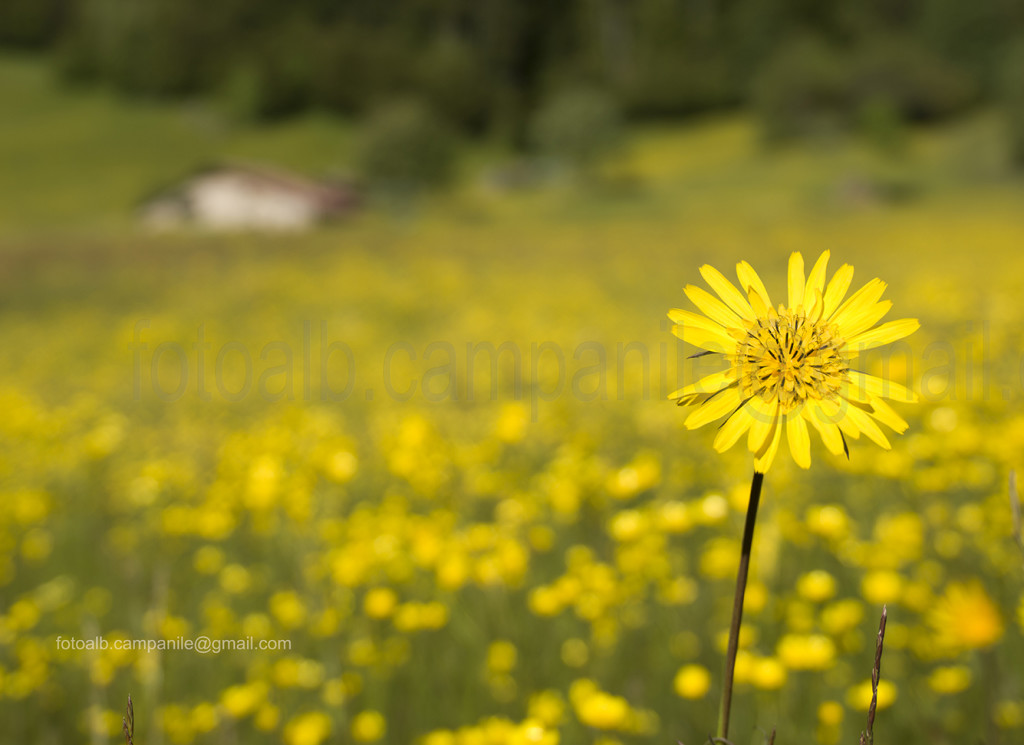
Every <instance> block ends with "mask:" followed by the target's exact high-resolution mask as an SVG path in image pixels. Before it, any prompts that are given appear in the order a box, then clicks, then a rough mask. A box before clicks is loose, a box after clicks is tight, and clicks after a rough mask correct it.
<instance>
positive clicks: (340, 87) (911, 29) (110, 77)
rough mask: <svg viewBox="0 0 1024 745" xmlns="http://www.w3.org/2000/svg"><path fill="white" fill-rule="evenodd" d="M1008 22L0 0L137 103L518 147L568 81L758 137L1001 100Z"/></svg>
mask: <svg viewBox="0 0 1024 745" xmlns="http://www.w3.org/2000/svg"><path fill="white" fill-rule="evenodd" d="M1022 23H1024V2H1022V0H978V2H973V3H969V4H964V3H962V2H957V1H956V0H934V1H932V2H921V1H920V0H901V1H900V2H877V1H876V2H866V3H859V4H853V5H850V4H842V3H807V2H798V1H797V0H731V1H730V2H726V3H717V4H712V3H698V2H689V1H684V0H636V2H627V1H626V0H570V1H569V2H563V3H547V2H543V1H542V0H493V1H492V2H487V3H479V2H474V1H473V0H443V1H442V0H395V1H394V2H389V3H375V2H371V1H370V0H345V1H344V2H325V1H324V0H296V1H295V2H290V3H275V2H272V1H271V0H253V1H252V2H244V3H243V2H240V1H239V0H229V1H227V2H220V3H213V4H211V3H202V2H200V1H199V0H6V2H4V3H3V6H2V7H0V45H13V46H20V47H37V48H45V49H50V50H53V52H54V54H55V57H56V59H57V61H58V64H59V67H60V68H61V69H62V70H63V72H64V74H65V75H66V76H67V77H69V78H71V79H78V80H81V79H93V80H99V81H105V82H107V83H109V84H111V85H112V86H113V87H115V88H116V89H118V90H120V91H123V92H126V93H129V94H133V95H147V96H182V95H193V94H196V93H204V94H217V93H218V92H222V93H223V95H225V96H226V97H227V98H228V100H229V104H230V105H231V107H232V108H233V110H235V111H237V112H239V113H241V114H244V115H246V116H251V117H255V118H261V119H262V118H273V117H279V116H285V115H289V114H292V113H293V112H296V111H300V110H303V109H308V108H310V107H321V108H326V109H329V110H332V111H338V112H342V113H347V114H352V113H356V114H361V113H364V112H366V111H368V110H370V109H372V108H373V107H375V106H376V105H377V104H378V102H379V101H381V100H384V99H387V98H389V97H395V96H410V95H413V96H417V97H419V98H421V99H423V100H425V101H427V102H428V103H429V104H430V106H431V107H433V108H434V109H435V110H436V111H437V112H438V114H439V115H441V116H444V117H447V118H448V119H450V120H451V121H452V123H454V124H455V125H457V126H458V127H460V128H462V129H464V130H466V131H470V132H475V133H480V132H487V131H490V132H495V133H497V134H499V135H501V136H502V137H504V138H505V139H506V140H508V141H511V142H513V143H515V144H518V145H525V144H526V143H527V142H528V129H529V126H528V124H529V121H530V118H531V116H532V114H533V112H535V111H536V109H537V107H538V106H540V105H541V104H542V103H543V102H544V101H545V100H547V99H548V98H549V97H550V96H551V95H552V94H553V93H554V92H557V91H559V90H565V89H567V88H571V87H573V86H577V85H580V84H581V83H587V84H590V85H595V86H599V87H602V88H605V89H607V90H609V91H610V92H611V93H612V94H613V95H614V96H615V98H616V99H617V101H618V102H619V103H620V104H621V106H622V108H623V109H624V111H625V113H626V114H627V115H629V116H631V117H652V116H654V117H662V116H679V115H686V114H692V113H698V112H702V111H708V110H713V109H720V108H722V107H731V106H736V105H742V104H746V103H750V102H754V103H756V104H757V106H758V109H759V110H760V111H761V112H762V114H763V116H764V117H765V121H764V125H765V128H766V130H767V131H768V132H769V134H772V135H776V134H779V133H782V132H787V131H791V130H792V131H794V133H800V132H802V131H804V130H808V129H810V130H816V129H818V127H819V125H820V124H821V123H822V122H823V121H824V122H827V123H828V124H829V125H832V124H839V125H842V126H844V127H852V125H853V124H854V123H855V122H856V120H857V113H858V111H859V108H860V107H861V106H862V105H864V104H865V102H874V101H876V100H877V99H879V98H886V99H888V100H889V101H890V103H891V105H892V107H893V109H894V110H895V111H896V112H898V113H899V114H900V115H901V116H903V117H906V118H910V119H914V120H934V119H941V118H945V117H948V116H950V115H951V114H954V113H957V112H959V111H960V110H962V109H963V108H964V107H965V106H966V105H968V104H971V103H974V102H976V101H995V100H999V95H998V94H999V91H1000V88H1001V79H1002V77H1003V74H1002V71H1001V67H1000V60H1001V59H1003V58H1004V57H1005V52H1006V50H1007V49H1008V47H1009V46H1010V45H1011V43H1012V41H1013V39H1014V38H1016V37H1017V36H1019V35H1020V33H1021V28H1022V25H1021V24H1022ZM798 38H803V39H814V40H815V41H814V42H812V43H805V42H795V41H794V39H798ZM762 73H763V74H762ZM755 78H757V79H758V83H757V84H756V85H754V86H753V87H752V86H751V81H752V80H754V79H755ZM872 105H873V104H872ZM790 106H793V107H794V109H793V111H790V110H789V108H788V107H790ZM798 113H808V114H809V115H810V121H809V123H808V124H803V123H797V125H796V126H794V121H795V120H796V117H797V115H798Z"/></svg>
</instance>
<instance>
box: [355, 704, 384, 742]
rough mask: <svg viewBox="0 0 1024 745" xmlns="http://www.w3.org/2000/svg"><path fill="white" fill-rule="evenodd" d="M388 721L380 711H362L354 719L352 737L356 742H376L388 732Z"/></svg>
mask: <svg viewBox="0 0 1024 745" xmlns="http://www.w3.org/2000/svg"><path fill="white" fill-rule="evenodd" d="M387 729H388V728H387V722H386V721H385V720H384V715H383V714H381V713H380V712H379V711H373V710H372V709H369V710H367V711H361V712H359V713H358V714H356V715H355V717H354V718H353V719H352V739H353V740H355V741H356V742H376V741H377V740H379V739H381V738H382V737H384V734H385V733H386V732H387Z"/></svg>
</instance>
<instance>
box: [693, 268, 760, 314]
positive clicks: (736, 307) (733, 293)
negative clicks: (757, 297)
mask: <svg viewBox="0 0 1024 745" xmlns="http://www.w3.org/2000/svg"><path fill="white" fill-rule="evenodd" d="M700 275H701V276H702V277H704V281H705V282H707V283H708V284H709V285H710V286H711V289H712V290H714V291H715V292H717V293H718V296H719V297H720V298H722V300H724V301H725V304H726V305H728V306H729V308H730V309H731V310H733V311H735V313H736V314H737V315H738V316H740V318H745V319H747V320H748V321H752V320H753V319H754V311H753V310H752V309H751V307H750V302H749V301H748V300H747V298H746V297H745V296H744V295H743V293H741V292H740V291H739V290H737V289H736V286H735V285H734V284H733V283H732V282H730V281H729V280H727V279H726V278H725V276H724V275H723V274H722V273H721V272H720V271H718V270H717V269H715V268H714V267H713V266H711V265H710V264H705V265H704V266H702V267H701V268H700Z"/></svg>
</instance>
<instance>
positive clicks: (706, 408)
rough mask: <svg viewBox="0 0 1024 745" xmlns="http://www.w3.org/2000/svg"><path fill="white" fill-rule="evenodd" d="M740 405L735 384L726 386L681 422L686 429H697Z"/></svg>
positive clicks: (738, 393)
mask: <svg viewBox="0 0 1024 745" xmlns="http://www.w3.org/2000/svg"><path fill="white" fill-rule="evenodd" d="M739 405H740V392H739V389H738V388H737V387H736V386H732V387H731V388H726V389H724V390H722V391H721V392H720V393H717V394H715V395H714V396H712V397H711V398H709V399H708V400H707V401H705V402H704V403H703V404H702V405H701V406H700V408H698V409H695V410H694V411H693V412H692V413H691V414H690V416H688V417H686V421H685V422H683V424H685V425H686V428H687V429H697V427H702V426H704V425H705V424H707V423H708V422H713V421H715V420H716V419H721V418H722V417H723V416H725V415H726V414H728V413H729V412H730V411H732V410H733V409H735V408H736V407H737V406H739Z"/></svg>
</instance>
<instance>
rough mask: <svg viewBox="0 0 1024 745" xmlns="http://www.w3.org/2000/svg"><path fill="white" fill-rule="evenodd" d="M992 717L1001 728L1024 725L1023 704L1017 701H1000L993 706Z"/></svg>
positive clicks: (1014, 727)
mask: <svg viewBox="0 0 1024 745" xmlns="http://www.w3.org/2000/svg"><path fill="white" fill-rule="evenodd" d="M993 718H994V719H995V722H996V725H997V726H998V727H1000V728H1001V729H1016V728H1017V727H1021V726H1024V705H1022V704H1021V703H1020V702H1019V701H1009V700H1007V701H1000V702H999V703H998V704H996V706H995V712H994V717H993Z"/></svg>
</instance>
